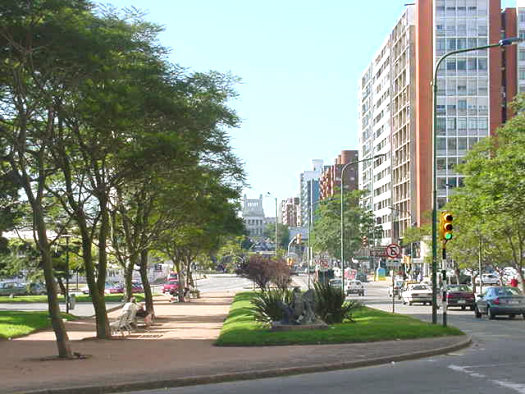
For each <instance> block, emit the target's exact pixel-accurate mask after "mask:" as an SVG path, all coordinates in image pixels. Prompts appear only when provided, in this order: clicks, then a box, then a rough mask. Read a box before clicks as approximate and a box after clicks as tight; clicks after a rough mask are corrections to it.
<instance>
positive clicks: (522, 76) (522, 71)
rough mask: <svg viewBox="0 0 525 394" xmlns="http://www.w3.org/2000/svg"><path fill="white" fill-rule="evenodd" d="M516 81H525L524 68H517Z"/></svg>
mask: <svg viewBox="0 0 525 394" xmlns="http://www.w3.org/2000/svg"><path fill="white" fill-rule="evenodd" d="M518 79H525V68H521V67H520V68H519V70H518Z"/></svg>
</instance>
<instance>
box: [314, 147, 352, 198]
mask: <svg viewBox="0 0 525 394" xmlns="http://www.w3.org/2000/svg"><path fill="white" fill-rule="evenodd" d="M357 157H358V155H357V150H344V151H342V152H341V153H340V154H339V155H338V156H337V158H336V159H335V162H334V164H333V165H331V166H325V168H324V171H323V173H322V174H321V178H320V188H321V200H324V199H325V198H329V197H332V196H333V195H334V194H336V193H339V189H340V185H341V170H342V169H343V167H344V166H345V165H346V164H348V163H356V162H357ZM357 169H358V166H357V163H356V164H354V165H350V166H348V167H347V168H346V170H345V173H344V176H345V179H344V188H345V191H351V190H357V189H358V176H357Z"/></svg>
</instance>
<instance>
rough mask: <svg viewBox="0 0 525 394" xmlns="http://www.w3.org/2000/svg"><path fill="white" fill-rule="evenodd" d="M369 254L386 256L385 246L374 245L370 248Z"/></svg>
mask: <svg viewBox="0 0 525 394" xmlns="http://www.w3.org/2000/svg"><path fill="white" fill-rule="evenodd" d="M370 256H373V257H387V256H388V255H387V254H386V247H384V246H374V247H373V248H372V249H370Z"/></svg>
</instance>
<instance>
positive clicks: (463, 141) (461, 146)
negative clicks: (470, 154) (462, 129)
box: [458, 137, 467, 154]
mask: <svg viewBox="0 0 525 394" xmlns="http://www.w3.org/2000/svg"><path fill="white" fill-rule="evenodd" d="M466 150H467V138H466V137H459V138H458V153H459V154H462V153H464V152H465V151H466Z"/></svg>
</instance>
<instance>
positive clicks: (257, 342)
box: [215, 292, 463, 346]
mask: <svg viewBox="0 0 525 394" xmlns="http://www.w3.org/2000/svg"><path fill="white" fill-rule="evenodd" d="M253 295H254V293H252V292H244V293H239V294H237V295H236V296H235V299H234V301H233V304H232V306H231V309H230V313H229V315H228V318H227V319H226V321H225V322H224V324H223V326H222V330H221V334H220V336H219V338H218V339H217V341H216V343H215V344H216V345H219V346H267V345H306V344H329V343H351V342H373V341H385V340H394V339H416V338H429V337H440V336H446V335H463V332H461V331H460V330H459V329H457V328H455V327H443V326H439V325H432V324H430V323H425V322H422V321H421V320H418V319H414V318H412V317H409V316H406V315H398V314H392V313H388V312H383V311H379V310H377V309H371V308H367V307H362V308H360V309H359V310H357V311H356V312H355V313H354V314H353V319H354V321H355V322H354V323H352V322H348V323H346V322H345V323H342V324H334V325H333V326H331V327H330V328H329V329H327V330H305V331H288V332H272V331H271V330H270V329H269V328H268V327H264V326H262V325H261V324H259V323H257V322H256V321H255V320H254V318H253V313H252V310H251V299H252V297H253Z"/></svg>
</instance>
